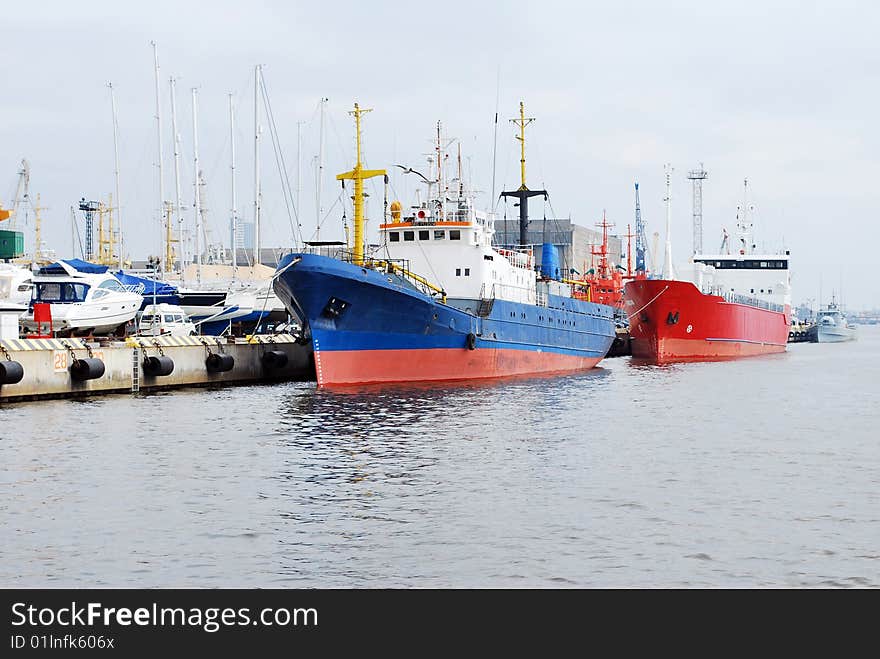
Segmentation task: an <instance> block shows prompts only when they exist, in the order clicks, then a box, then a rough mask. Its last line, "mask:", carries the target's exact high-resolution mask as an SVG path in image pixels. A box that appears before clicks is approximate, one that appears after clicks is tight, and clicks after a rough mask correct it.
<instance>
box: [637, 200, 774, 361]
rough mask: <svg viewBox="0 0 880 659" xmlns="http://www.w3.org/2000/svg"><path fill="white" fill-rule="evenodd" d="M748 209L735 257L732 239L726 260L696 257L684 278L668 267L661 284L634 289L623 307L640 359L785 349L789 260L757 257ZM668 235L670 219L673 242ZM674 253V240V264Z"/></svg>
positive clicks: (642, 282) (725, 246)
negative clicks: (731, 247) (732, 250)
mask: <svg viewBox="0 0 880 659" xmlns="http://www.w3.org/2000/svg"><path fill="white" fill-rule="evenodd" d="M667 199H668V192H667ZM746 208H747V207H746V205H745V203H744V204H743V206H742V209H741V212H740V213H738V218H737V234H738V241H739V244H738V245H737V247H738V249H736V250H735V253H734V254H731V253H730V245H729V240H728V237H727V235H726V232H725V235H724V239H723V242H722V245H721V250H720V253H719V254H711V255H707V254H696V255H694V257H693V259H692V261H691V268H692V269H691V270H690V272H688V273H687V276H683V277H681V278H677V277H675V275H674V274H673V273H672V269H671V267H669V266H667V267H665V268H664V276H663V278H662V279H648V278H644V279H642V278H637V279H635V280H634V281H629V282H627V284H626V286H625V288H624V308H625V310H626V313H627V316H628V317H629V322H630V334H631V336H632V354H633V357H636V358H642V359H649V360H652V361H658V362H670V361H691V360H711V359H727V358H736V357H748V356H753V355H764V354H768V353H774V352H783V351H784V350H785V348H786V343H787V341H788V331H789V324H790V320H791V277H790V274H789V255H788V252H787V251H786V252H785V253H784V254H755V253H754V248H755V245H754V243H753V240H752V236H751V228H752V224H751V223H749V222H747V220H746V212H745V209H746ZM668 231H669V220H668V213H667V236H668ZM671 252H672V249H671V246H670V244H669V241H668V239H667V246H666V262H667V264H668V263H669V262H670V260H671ZM683 274H684V273H683Z"/></svg>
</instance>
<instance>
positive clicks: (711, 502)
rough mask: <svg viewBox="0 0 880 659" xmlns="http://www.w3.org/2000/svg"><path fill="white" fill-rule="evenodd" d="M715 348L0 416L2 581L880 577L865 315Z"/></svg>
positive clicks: (729, 582) (590, 582) (696, 582)
mask: <svg viewBox="0 0 880 659" xmlns="http://www.w3.org/2000/svg"><path fill="white" fill-rule="evenodd" d="M860 331H861V336H860V340H859V341H858V342H856V343H850V344H837V345H824V344H823V345H811V344H800V345H792V346H790V347H789V352H788V353H787V354H784V355H779V356H773V357H765V358H753V359H747V360H742V361H737V362H727V363H705V364H686V365H676V366H669V367H656V366H639V365H635V364H633V363H631V362H630V360H629V359H612V360H606V361H605V362H603V364H602V368H599V369H595V370H594V371H592V372H590V373H586V374H583V375H579V376H574V377H565V378H556V379H540V380H519V381H506V382H496V383H493V384H478V385H465V386H397V387H391V388H384V389H381V388H380V389H376V388H373V389H363V390H359V391H346V392H332V391H316V390H315V388H314V384H308V383H291V384H284V385H274V386H252V387H240V388H232V389H220V390H213V391H212V390H203V389H192V390H183V391H176V392H173V393H164V394H154V395H144V396H141V397H136V398H132V397H130V396H108V397H103V398H93V399H91V400H78V401H51V402H41V403H23V404H13V405H8V404H7V405H4V406H2V407H0V488H2V491H0V495H2V498H0V522H2V528H3V541H2V543H0V585H5V586H90V585H106V586H265V587H270V586H280V587H284V586H318V587H322V586H326V587H330V586H354V587H379V586H404V587H407V586H415V587H423V586H465V587H467V586H514V587H517V586H521V587H534V586H549V587H569V586H587V587H590V586H600V587H601V586H672V587H678V586H683V587H688V586H689V587H701V586H734V587H736V586H744V587H750V586H874V587H876V586H880V439H878V437H880V435H878V432H877V428H876V425H877V422H878V413H877V402H878V395H877V394H878V389H880V387H878V378H880V327H862V328H860Z"/></svg>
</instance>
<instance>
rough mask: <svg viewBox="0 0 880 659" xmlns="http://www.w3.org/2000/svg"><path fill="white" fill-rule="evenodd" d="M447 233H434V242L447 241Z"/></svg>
mask: <svg viewBox="0 0 880 659" xmlns="http://www.w3.org/2000/svg"><path fill="white" fill-rule="evenodd" d="M445 239H446V232H445V231H434V240H445Z"/></svg>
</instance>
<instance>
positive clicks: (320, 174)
mask: <svg viewBox="0 0 880 659" xmlns="http://www.w3.org/2000/svg"><path fill="white" fill-rule="evenodd" d="M320 105H321V121H320V131H319V133H318V171H317V175H316V177H315V213H316V214H317V217H316V218H315V220H316V221H315V240H321V220H322V219H323V216H324V207H323V206H321V185H322V184H323V183H324V108H325V107H326V106H327V99H326V98H324V97H323V96H322V97H321V103H320ZM365 112H366V110H365Z"/></svg>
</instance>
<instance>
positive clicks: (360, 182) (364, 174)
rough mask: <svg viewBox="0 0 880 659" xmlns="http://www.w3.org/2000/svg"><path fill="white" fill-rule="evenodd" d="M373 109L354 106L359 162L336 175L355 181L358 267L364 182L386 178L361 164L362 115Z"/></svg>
mask: <svg viewBox="0 0 880 659" xmlns="http://www.w3.org/2000/svg"><path fill="white" fill-rule="evenodd" d="M370 111H371V109H362V108H361V107H360V106H359V105H358V104H357V103H355V104H354V110H352V111H351V112H349V114H351V115H354V123H355V133H356V141H357V161H356V162H355V165H354V169H352V170H351V171H348V172H343V173H342V174H337V175H336V180H337V181H343V180H346V179H347V180H353V181H354V195H353V196H352V201H353V202H354V246H353V255H352V262H353V263H355V264H357V265H363V262H364V233H365V232H364V223H365V218H364V181H365V180H366V179H368V178H373V177H375V176H384V175H385V170H384V169H364V168H363V163H362V162H361V115H362V114H366V113H367V112H370Z"/></svg>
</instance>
